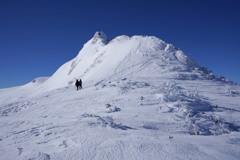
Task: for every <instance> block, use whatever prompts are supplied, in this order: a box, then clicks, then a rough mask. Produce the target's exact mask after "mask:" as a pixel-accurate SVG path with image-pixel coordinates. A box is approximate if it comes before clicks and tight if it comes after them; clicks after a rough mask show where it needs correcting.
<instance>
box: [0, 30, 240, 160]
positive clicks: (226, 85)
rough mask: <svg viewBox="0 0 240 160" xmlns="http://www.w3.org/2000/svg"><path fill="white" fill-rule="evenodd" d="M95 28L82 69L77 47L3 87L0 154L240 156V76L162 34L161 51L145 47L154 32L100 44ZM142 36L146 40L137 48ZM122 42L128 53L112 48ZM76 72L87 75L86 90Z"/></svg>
mask: <svg viewBox="0 0 240 160" xmlns="http://www.w3.org/2000/svg"><path fill="white" fill-rule="evenodd" d="M96 34H97V33H96ZM96 34H95V36H94V37H93V39H92V40H90V41H89V42H88V43H87V44H85V46H84V47H83V49H82V50H81V51H82V52H83V53H81V51H80V53H81V54H79V55H84V54H85V55H86V54H87V53H86V52H87V51H83V50H87V49H88V50H89V48H91V45H89V43H90V42H91V43H92V41H93V40H95V41H94V45H95V44H97V49H96V46H94V48H95V49H96V50H95V52H96V55H94V56H95V57H94V58H92V59H91V57H90V56H88V57H87V59H88V62H86V64H85V65H84V66H86V65H88V67H85V68H84V67H79V68H84V69H82V70H80V69H77V71H76V68H78V66H77V65H78V64H79V65H80V64H81V62H82V61H83V59H81V58H82V57H81V56H79V55H78V56H77V57H76V58H75V59H73V60H72V61H69V62H68V63H66V64H64V65H63V66H62V67H61V68H60V69H59V70H58V71H57V72H56V73H55V74H54V75H53V76H52V77H50V78H38V79H36V80H34V81H32V82H30V83H28V84H26V85H24V86H19V87H14V88H8V89H1V90H0V159H1V160H18V159H19V160H29V159H31V160H50V159H51V160H78V159H81V160H125V159H126V160H135V159H136V160H164V159H166V160H175V159H178V160H188V159H193V160H239V158H240V132H239V131H240V86H239V85H238V84H234V83H232V82H229V81H226V80H225V79H222V78H219V77H215V76H213V75H211V74H210V73H207V72H204V70H203V69H199V68H198V67H199V66H197V65H196V64H194V63H193V62H190V61H189V59H188V58H186V57H185V55H184V54H183V53H179V51H176V50H175V49H170V50H168V49H166V47H167V48H169V45H165V42H162V41H160V40H159V41H157V42H158V43H157V45H158V46H162V45H163V44H164V45H165V50H164V51H163V50H162V49H161V47H160V50H161V52H157V53H158V54H160V55H159V56H157V55H156V53H155V51H156V49H155V50H153V51H152V52H145V51H148V50H147V47H146V46H143V44H146V45H147V46H149V44H152V42H151V43H150V42H149V37H140V38H139V37H132V38H128V37H124V36H121V37H117V38H116V39H114V40H112V41H111V42H109V43H108V44H105V45H106V46H104V45H102V44H101V45H99V44H98V43H95V42H96V39H97V41H98V40H99V39H100V40H101V42H104V43H106V42H105V41H103V40H105V37H100V38H99V37H98V36H97V38H96ZM102 34H103V33H102ZM101 38H104V39H101ZM146 38H147V42H149V44H148V43H146V41H144V40H143V39H146ZM119 39H120V40H122V39H124V41H121V42H118V41H119ZM139 39H141V41H143V44H142V47H140V49H139V46H138V45H135V46H136V47H137V50H135V49H134V51H133V49H132V46H134V44H135V43H136V44H137V42H139ZM150 39H152V37H150ZM155 40H156V39H155V38H154V44H155ZM126 41H131V44H130V42H126ZM132 41H133V42H132ZM160 42H161V43H160ZM123 43H127V44H130V45H127V46H128V47H125V48H124V49H123V50H124V51H123V50H121V53H125V54H124V55H121V56H117V57H116V55H114V56H113V57H111V56H110V57H109V55H110V53H109V54H108V51H109V50H110V51H111V50H113V48H116V47H117V46H118V45H119V46H120V47H121V48H122V47H123V46H122V45H123ZM111 45H112V46H114V47H111ZM99 46H100V47H99ZM101 46H102V47H103V48H101ZM125 46H126V45H125ZM129 46H131V47H129ZM150 46H151V45H150ZM86 48H87V49H86ZM126 48H127V49H126ZM117 49H118V50H120V49H119V48H117ZM128 50H130V51H131V52H129V51H128ZM157 50H159V48H157ZM140 51H141V52H140ZM91 52H92V51H91ZM126 52H127V53H126ZM133 53H134V54H133ZM135 53H138V55H139V54H140V53H144V54H143V56H145V57H144V58H143V57H141V56H140V58H139V57H137V56H136V54H135ZM146 53H147V55H146ZM170 53H171V54H172V55H175V56H173V57H164V58H162V57H163V55H168V54H170ZM88 55H89V53H88ZM153 55H154V56H153ZM104 56H105V57H104ZM114 57H116V58H115V59H114ZM146 57H148V58H149V59H148V58H146ZM184 58H185V59H184ZM79 59H80V60H79ZM117 59H120V60H119V61H117ZM166 59H170V60H169V61H167V62H166V61H164V62H163V60H166ZM150 60H151V63H149V62H150ZM158 60H160V61H158ZM104 61H107V63H104ZM110 61H111V62H112V63H113V64H110ZM169 62H171V63H169ZM159 63H160V64H159ZM104 64H109V65H110V66H109V68H110V69H107V67H106V66H107V65H104ZM130 64H131V65H130ZM139 64H140V66H139ZM153 64H154V65H153ZM163 64H164V65H163ZM111 66H114V67H111ZM173 66H174V67H173ZM189 66H191V67H192V66H195V69H193V67H192V68H191V69H189ZM99 68H100V69H99ZM102 68H106V70H107V73H105V72H104V71H103V70H102ZM136 68H138V69H136ZM196 68H198V69H196ZM65 70H66V71H65ZM65 72H66V74H68V75H69V77H68V78H65V77H66V76H64V78H63V76H62V74H63V73H64V74H65ZM74 72H78V73H82V74H81V76H76V74H75V75H71V73H74ZM98 74H100V75H101V76H98ZM102 75H104V76H102ZM61 76H62V79H61ZM73 77H75V78H82V79H83V89H82V90H79V91H77V90H76V88H75V86H74V81H75V79H74V78H73ZM56 79H58V80H59V81H61V80H62V81H63V82H66V83H65V84H64V83H63V82H59V83H58V82H57V81H56ZM94 79H95V80H96V81H94ZM70 80H71V81H70ZM54 83H56V85H53V84H54ZM50 84H51V85H50ZM49 86H51V88H49Z"/></svg>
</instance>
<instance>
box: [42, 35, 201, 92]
mask: <svg viewBox="0 0 240 160" xmlns="http://www.w3.org/2000/svg"><path fill="white" fill-rule="evenodd" d="M194 67H195V68H196V67H198V66H197V64H196V63H195V62H193V61H192V60H191V59H189V58H188V57H187V56H186V55H185V54H184V53H183V52H182V51H180V50H178V49H176V48H175V47H174V46H173V45H171V44H167V43H165V42H164V41H162V40H160V39H158V38H156V37H153V36H133V37H128V36H119V37H116V38H115V39H113V40H112V41H110V42H109V41H108V38H107V36H106V34H104V33H103V32H96V33H95V35H94V36H93V38H92V39H90V40H89V41H88V42H87V43H86V44H85V45H84V46H83V48H82V49H81V50H80V52H79V54H78V55H77V56H76V57H75V58H74V59H73V60H71V61H69V62H67V63H65V64H64V65H62V66H61V67H60V68H59V69H58V70H57V71H56V73H54V75H53V76H52V77H51V78H50V79H49V80H48V81H47V82H46V83H45V84H44V85H43V87H42V90H52V89H56V88H61V87H66V86H69V85H72V84H73V83H74V82H75V80H76V79H79V78H81V79H83V81H85V82H88V83H89V84H94V83H98V82H100V81H103V80H109V79H112V78H119V77H126V76H128V77H129V76H139V75H141V76H151V77H152V76H159V75H162V74H163V73H167V72H170V71H174V72H172V73H173V74H172V76H176V72H177V71H179V72H180V71H181V72H183V71H189V70H191V69H192V68H194ZM168 75H170V74H168Z"/></svg>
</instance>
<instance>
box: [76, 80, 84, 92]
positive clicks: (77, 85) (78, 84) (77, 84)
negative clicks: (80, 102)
mask: <svg viewBox="0 0 240 160" xmlns="http://www.w3.org/2000/svg"><path fill="white" fill-rule="evenodd" d="M75 86H76V87H77V90H78V88H79V89H82V80H81V79H80V80H78V79H77V80H76V83H75Z"/></svg>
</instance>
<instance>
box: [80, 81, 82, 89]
mask: <svg viewBox="0 0 240 160" xmlns="http://www.w3.org/2000/svg"><path fill="white" fill-rule="evenodd" d="M79 87H80V89H82V80H81V79H80V80H79Z"/></svg>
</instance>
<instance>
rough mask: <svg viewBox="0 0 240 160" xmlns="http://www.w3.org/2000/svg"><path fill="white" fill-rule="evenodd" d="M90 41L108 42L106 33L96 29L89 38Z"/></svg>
mask: <svg viewBox="0 0 240 160" xmlns="http://www.w3.org/2000/svg"><path fill="white" fill-rule="evenodd" d="M91 43H93V44H97V43H103V44H107V43H108V38H107V35H106V34H105V33H104V32H102V31H97V32H96V33H95V34H94V36H93V38H92V39H91Z"/></svg>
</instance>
